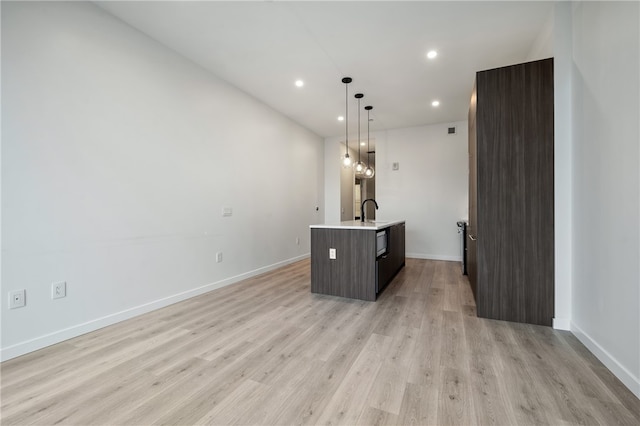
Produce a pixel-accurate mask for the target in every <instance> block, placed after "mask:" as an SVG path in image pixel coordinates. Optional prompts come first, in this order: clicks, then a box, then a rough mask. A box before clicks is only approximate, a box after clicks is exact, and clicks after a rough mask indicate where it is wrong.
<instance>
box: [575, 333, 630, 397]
mask: <svg viewBox="0 0 640 426" xmlns="http://www.w3.org/2000/svg"><path fill="white" fill-rule="evenodd" d="M571 331H572V332H573V334H574V335H575V336H576V337H577V338H578V340H580V341H581V342H582V344H583V345H585V346H586V347H587V349H589V351H591V353H593V354H594V355H595V356H596V358H598V359H599V360H600V361H601V362H602V363H603V364H604V366H605V367H607V368H608V369H609V370H610V371H611V372H612V373H613V374H614V375H615V376H616V377H617V378H618V379H620V381H621V382H622V383H623V384H624V385H625V386H626V387H628V388H629V390H630V391H631V392H633V393H634V394H635V396H637V397H638V398H640V380H639V379H638V378H637V377H635V376H634V375H633V373H631V372H630V371H629V370H627V369H626V368H625V367H624V366H623V365H622V364H620V363H619V362H618V360H616V359H615V358H614V357H613V356H612V355H611V354H610V353H609V352H607V351H606V349H604V348H603V347H602V346H600V345H599V344H598V342H596V341H595V340H594V339H593V338H592V337H591V336H589V335H588V334H586V333H585V332H584V331H582V330H581V329H580V327H578V326H577V325H576V324H575V323H574V322H573V321H572V322H571Z"/></svg>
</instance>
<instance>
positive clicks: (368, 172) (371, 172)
mask: <svg viewBox="0 0 640 426" xmlns="http://www.w3.org/2000/svg"><path fill="white" fill-rule="evenodd" d="M364 109H366V110H367V163H368V164H369V165H368V166H367V168H366V169H364V177H365V178H372V177H373V176H374V175H375V174H376V171H375V170H374V169H373V167H371V159H370V158H369V155H370V154H371V150H370V148H369V122H370V121H371V119H370V118H369V113H370V112H371V110H372V109H373V107H372V106H370V105H367V106H366V107H364Z"/></svg>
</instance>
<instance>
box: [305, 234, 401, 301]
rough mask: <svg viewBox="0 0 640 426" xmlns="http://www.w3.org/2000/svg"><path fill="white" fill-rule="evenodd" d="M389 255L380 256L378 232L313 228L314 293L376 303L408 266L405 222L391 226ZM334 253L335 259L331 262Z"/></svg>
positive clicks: (312, 285) (312, 263)
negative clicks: (332, 252) (406, 260)
mask: <svg viewBox="0 0 640 426" xmlns="http://www.w3.org/2000/svg"><path fill="white" fill-rule="evenodd" d="M383 230H384V231H385V232H386V238H387V250H386V253H384V254H382V255H380V256H377V245H376V235H377V233H378V232H379V231H380V230H379V229H375V228H370V229H349V228H343V227H340V226H337V227H333V228H326V227H316V228H314V227H312V228H311V292H312V293H320V294H329V295H333V296H341V297H349V298H352V299H361V300H371V301H373V300H376V298H377V296H378V293H380V292H381V291H382V290H383V289H384V288H385V286H386V285H387V284H388V283H389V282H390V281H391V280H392V279H393V277H394V276H395V274H396V273H397V272H398V271H399V270H400V269H401V268H402V267H403V266H404V264H405V226H404V222H402V223H397V224H394V225H391V226H388V227H386V228H384V229H383ZM330 249H333V250H335V259H331V258H330Z"/></svg>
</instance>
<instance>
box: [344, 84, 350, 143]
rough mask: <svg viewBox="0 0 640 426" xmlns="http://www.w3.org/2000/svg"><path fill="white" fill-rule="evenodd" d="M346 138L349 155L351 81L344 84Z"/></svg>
mask: <svg viewBox="0 0 640 426" xmlns="http://www.w3.org/2000/svg"><path fill="white" fill-rule="evenodd" d="M344 109H345V112H344V139H345V141H344V142H345V144H346V146H347V156H348V155H349V83H348V82H347V83H345V84H344Z"/></svg>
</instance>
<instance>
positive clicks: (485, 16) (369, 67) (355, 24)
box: [97, 1, 553, 139]
mask: <svg viewBox="0 0 640 426" xmlns="http://www.w3.org/2000/svg"><path fill="white" fill-rule="evenodd" d="M97 4H98V5H99V6H100V7H102V8H103V9H105V10H107V11H108V12H110V13H112V14H113V15H115V16H116V17H118V18H120V19H121V20H123V21H125V22H127V23H128V24H130V25H131V26H133V27H135V28H137V29H139V30H140V31H142V32H144V33H146V34H147V35H149V36H150V37H152V38H154V39H156V40H158V41H159V42H161V43H162V44H164V45H166V46H168V47H170V48H171V49H174V50H175V51H177V52H179V53H180V54H182V55H183V56H185V57H187V58H189V59H191V60H192V61H194V62H196V63H197V64H199V65H200V66H202V67H204V68H206V69H208V70H210V71H211V72H212V73H213V74H215V75H217V76H219V77H220V78H222V79H224V80H226V81H228V82H229V83H231V84H232V85H234V86H236V87H237V88H239V89H240V90H242V91H244V92H246V93H249V94H251V95H252V96H254V97H256V98H257V99H259V100H261V101H262V102H264V103H265V104H267V105H269V106H271V107H272V108H274V109H275V110H277V111H280V112H281V113H283V114H284V115H286V116H288V117H290V118H291V119H293V120H295V121H296V122H298V123H300V124H302V125H303V126H305V127H306V128H308V129H310V130H311V131H313V132H314V133H316V134H318V135H320V136H323V137H330V136H339V135H342V134H344V123H340V122H338V121H337V117H338V116H339V115H344V108H345V107H344V97H345V91H344V85H343V84H342V83H341V79H342V77H344V76H349V77H352V78H353V83H352V84H350V85H349V101H350V110H349V114H350V116H349V122H350V125H349V127H350V134H351V135H354V133H353V132H355V131H356V130H355V129H356V127H355V126H356V125H357V124H356V120H355V118H356V114H357V113H356V100H355V99H354V98H353V95H354V94H355V93H357V92H362V93H364V95H365V96H364V98H363V99H362V104H361V105H362V107H363V108H364V106H365V105H373V107H374V109H373V110H372V113H371V116H372V118H373V119H374V121H373V122H372V123H371V130H372V131H375V130H381V129H391V128H398V127H411V126H419V125H426V124H434V123H446V122H453V121H458V120H465V119H466V118H467V110H468V105H469V99H470V94H471V89H472V86H473V79H474V75H475V72H476V71H480V70H483V69H489V68H495V67H499V66H504V65H510V64H514V63H518V62H523V61H525V60H526V59H527V55H528V54H529V51H530V49H531V48H532V46H533V45H534V42H535V40H536V38H537V37H538V36H539V35H540V34H541V33H542V32H543V30H544V29H545V28H546V25H547V24H548V22H549V19H550V17H551V13H552V10H553V3H552V2H422V1H414V2H398V1H387V2H377V1H376V2H369V1H357V2H308V1H302V2H272V1H269V2H218V1H201V2H185V1H159V2H156V1H138V2H127V1H122V2H119V1H118V2H116V1H113V2H109V1H107V2H97ZM430 49H436V50H437V51H438V56H437V58H436V59H434V60H429V59H427V58H426V53H427V51H428V50H430ZM296 79H302V80H304V82H305V85H304V87H302V88H297V87H295V86H294V81H295V80H296ZM434 99H438V100H439V101H440V106H439V107H438V108H433V107H432V106H431V101H432V100H434ZM362 113H363V115H362V119H363V121H362V123H363V124H362V125H363V131H364V129H366V122H365V121H364V117H365V115H364V114H365V111H362ZM350 139H351V138H350Z"/></svg>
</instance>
